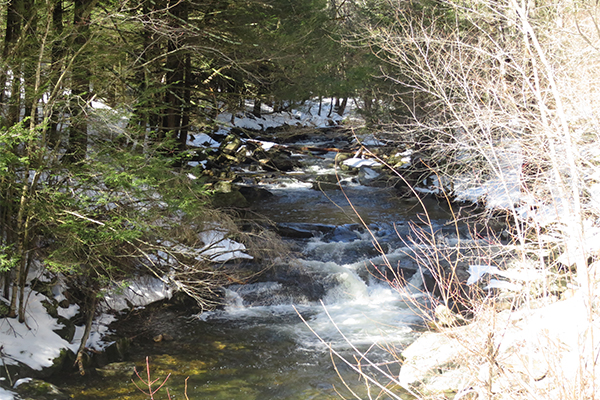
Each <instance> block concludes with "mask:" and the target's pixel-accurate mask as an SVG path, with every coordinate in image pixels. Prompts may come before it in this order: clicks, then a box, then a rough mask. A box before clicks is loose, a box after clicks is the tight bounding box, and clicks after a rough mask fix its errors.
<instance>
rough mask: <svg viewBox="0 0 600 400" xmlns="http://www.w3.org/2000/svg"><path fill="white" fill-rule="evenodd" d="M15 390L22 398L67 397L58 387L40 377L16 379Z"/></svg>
mask: <svg viewBox="0 0 600 400" xmlns="http://www.w3.org/2000/svg"><path fill="white" fill-rule="evenodd" d="M16 391H17V393H18V394H19V397H20V398H21V399H22V400H66V399H68V398H69V397H68V396H67V395H65V394H64V393H62V392H61V391H60V390H59V389H58V387H56V386H54V385H53V384H51V383H48V382H45V381H42V380H40V379H30V378H26V379H23V380H21V381H17V383H16Z"/></svg>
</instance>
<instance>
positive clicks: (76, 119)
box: [66, 0, 95, 163]
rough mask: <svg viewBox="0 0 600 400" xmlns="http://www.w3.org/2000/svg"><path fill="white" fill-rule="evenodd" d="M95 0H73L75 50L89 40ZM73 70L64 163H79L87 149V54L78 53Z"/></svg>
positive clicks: (88, 91)
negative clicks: (69, 121)
mask: <svg viewBox="0 0 600 400" xmlns="http://www.w3.org/2000/svg"><path fill="white" fill-rule="evenodd" d="M94 4H95V0H75V1H74V11H73V26H74V30H73V51H74V52H75V53H76V52H78V51H80V50H81V48H82V47H83V46H85V45H86V44H87V43H88V41H89V39H90V21H91V18H90V15H91V11H92V8H93V6H94ZM80 57H81V59H80V60H79V62H76V63H75V65H74V67H73V72H72V80H71V82H72V86H71V101H70V109H71V123H70V126H69V144H68V147H67V158H66V160H67V162H72V163H76V162H80V161H83V160H84V159H85V155H86V152H87V120H86V116H85V113H84V112H83V111H84V109H85V108H86V107H87V103H88V101H89V100H90V99H91V96H90V69H89V67H88V63H87V60H86V59H87V57H86V56H85V55H84V54H81V55H80Z"/></svg>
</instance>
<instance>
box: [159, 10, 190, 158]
mask: <svg viewBox="0 0 600 400" xmlns="http://www.w3.org/2000/svg"><path fill="white" fill-rule="evenodd" d="M188 13H189V11H188V4H187V3H186V2H185V1H181V2H179V3H177V4H176V5H175V6H173V7H172V8H171V15H172V17H173V22H172V25H173V26H174V31H173V33H172V34H171V36H170V37H169V39H168V43H167V52H168V53H167V54H168V55H167V60H166V62H165V70H166V84H167V90H166V93H165V113H164V116H163V121H162V129H161V133H160V138H161V139H163V140H164V139H167V140H169V139H170V140H173V141H174V143H173V144H174V145H175V148H173V149H171V150H172V151H173V152H174V155H176V154H177V153H179V152H181V151H182V150H184V149H185V148H186V141H187V126H186V125H187V124H188V123H189V98H190V93H189V92H190V88H189V85H190V82H189V76H190V72H186V71H187V70H188V69H189V68H190V66H191V59H190V57H189V54H188V53H187V51H186V50H183V49H182V47H183V46H184V43H183V42H182V40H181V38H180V36H179V35H178V34H177V27H180V26H181V21H187V19H188ZM179 29H181V28H179Z"/></svg>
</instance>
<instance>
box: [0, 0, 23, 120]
mask: <svg viewBox="0 0 600 400" xmlns="http://www.w3.org/2000/svg"><path fill="white" fill-rule="evenodd" d="M22 11H23V2H22V0H10V1H9V2H8V4H7V6H6V30H5V33H4V47H3V48H2V60H3V61H4V63H5V65H2V68H0V70H1V71H2V72H0V85H1V86H0V87H1V88H2V90H0V104H4V103H5V102H6V100H7V99H6V94H5V93H4V87H5V86H6V83H7V82H8V73H7V72H8V71H9V70H10V71H11V72H12V73H13V87H14V81H15V79H14V78H15V76H16V72H17V71H15V69H14V63H12V62H11V60H12V59H13V57H14V51H15V50H16V49H15V46H16V43H17V40H18V38H19V35H20V34H21V21H22V15H23V14H22ZM11 93H12V94H14V93H18V92H11ZM11 97H14V96H12V95H11ZM11 122H12V121H7V125H8V126H11V125H12V124H11ZM15 122H16V121H15ZM13 124H14V123H13Z"/></svg>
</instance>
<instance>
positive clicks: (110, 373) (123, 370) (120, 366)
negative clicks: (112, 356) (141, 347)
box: [96, 361, 135, 378]
mask: <svg viewBox="0 0 600 400" xmlns="http://www.w3.org/2000/svg"><path fill="white" fill-rule="evenodd" d="M134 369H135V363H134V362H131V361H122V362H114V363H110V364H108V365H105V366H104V367H102V368H96V372H97V373H98V375H100V376H102V377H105V378H109V377H129V376H131V375H133V373H134Z"/></svg>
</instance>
